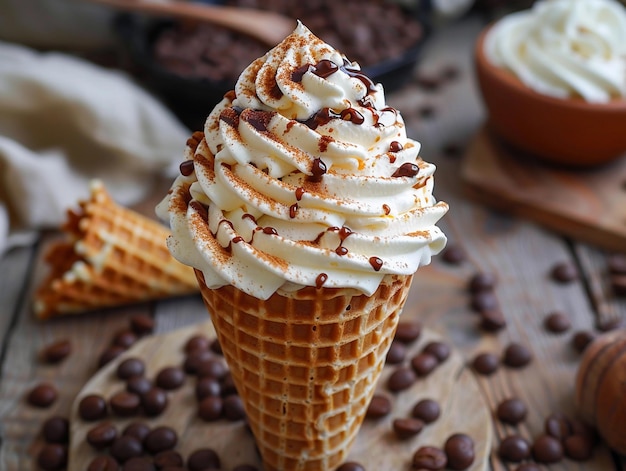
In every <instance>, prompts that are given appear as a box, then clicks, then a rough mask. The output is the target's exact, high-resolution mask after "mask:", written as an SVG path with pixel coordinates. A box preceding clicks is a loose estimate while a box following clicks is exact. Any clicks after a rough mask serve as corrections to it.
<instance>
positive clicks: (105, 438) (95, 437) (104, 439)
mask: <svg viewBox="0 0 626 471" xmlns="http://www.w3.org/2000/svg"><path fill="white" fill-rule="evenodd" d="M86 438H87V443H89V444H90V445H91V446H92V447H94V448H95V449H97V450H102V449H104V448H107V447H109V446H111V444H112V443H113V440H115V439H116V438H117V429H116V428H115V425H113V424H112V423H111V422H103V423H100V424H98V425H96V426H95V427H93V428H91V429H90V430H89V431H88V432H87V437H86Z"/></svg>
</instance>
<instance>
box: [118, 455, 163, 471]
mask: <svg viewBox="0 0 626 471" xmlns="http://www.w3.org/2000/svg"><path fill="white" fill-rule="evenodd" d="M122 471H157V468H156V467H155V466H154V463H153V462H152V460H151V459H150V458H147V457H145V456H135V457H133V458H131V459H129V460H128V461H126V462H125V463H124V465H123V466H122Z"/></svg>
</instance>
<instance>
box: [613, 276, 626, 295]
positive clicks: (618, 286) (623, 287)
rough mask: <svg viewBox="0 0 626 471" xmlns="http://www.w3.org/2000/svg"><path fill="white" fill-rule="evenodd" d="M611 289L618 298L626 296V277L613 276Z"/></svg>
mask: <svg viewBox="0 0 626 471" xmlns="http://www.w3.org/2000/svg"><path fill="white" fill-rule="evenodd" d="M610 281H611V288H612V289H613V293H614V294H615V295H616V296H624V295H626V275H612V276H611V278H610Z"/></svg>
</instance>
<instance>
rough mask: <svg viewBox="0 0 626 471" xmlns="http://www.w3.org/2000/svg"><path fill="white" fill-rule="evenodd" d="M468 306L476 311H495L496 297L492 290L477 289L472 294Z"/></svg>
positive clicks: (496, 306)
mask: <svg viewBox="0 0 626 471" xmlns="http://www.w3.org/2000/svg"><path fill="white" fill-rule="evenodd" d="M470 307H471V308H472V310H474V311H476V312H482V311H495V310H496V309H498V298H496V295H495V294H494V292H493V291H478V292H477V293H474V294H472V296H471V299H470Z"/></svg>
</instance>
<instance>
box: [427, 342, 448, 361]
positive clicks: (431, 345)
mask: <svg viewBox="0 0 626 471" xmlns="http://www.w3.org/2000/svg"><path fill="white" fill-rule="evenodd" d="M423 352H424V353H428V354H430V355H433V356H434V357H435V358H436V359H437V360H438V361H439V363H443V362H444V361H446V360H447V359H448V358H449V357H450V353H451V349H450V345H448V344H447V343H445V342H440V341H437V340H435V341H432V342H428V343H427V344H426V345H425V346H424V349H423Z"/></svg>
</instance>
